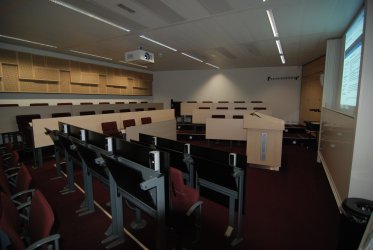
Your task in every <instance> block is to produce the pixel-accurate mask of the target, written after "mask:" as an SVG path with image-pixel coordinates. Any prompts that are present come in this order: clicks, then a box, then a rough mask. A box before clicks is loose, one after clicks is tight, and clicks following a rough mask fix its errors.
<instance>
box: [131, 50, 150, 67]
mask: <svg viewBox="0 0 373 250" xmlns="http://www.w3.org/2000/svg"><path fill="white" fill-rule="evenodd" d="M124 60H125V61H126V62H133V63H139V64H147V63H154V54H153V53H150V52H147V51H145V50H142V49H138V50H134V51H129V52H126V53H124Z"/></svg>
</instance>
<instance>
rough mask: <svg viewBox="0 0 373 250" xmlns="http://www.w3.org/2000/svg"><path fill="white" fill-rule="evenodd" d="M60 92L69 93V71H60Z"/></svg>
mask: <svg viewBox="0 0 373 250" xmlns="http://www.w3.org/2000/svg"><path fill="white" fill-rule="evenodd" d="M60 78H61V80H60V84H59V87H60V93H70V92H71V85H70V71H62V70H61V72H60Z"/></svg>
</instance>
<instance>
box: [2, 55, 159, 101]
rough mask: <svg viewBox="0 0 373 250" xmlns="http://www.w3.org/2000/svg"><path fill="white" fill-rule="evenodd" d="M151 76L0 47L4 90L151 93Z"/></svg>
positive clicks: (118, 93)
mask: <svg viewBox="0 0 373 250" xmlns="http://www.w3.org/2000/svg"><path fill="white" fill-rule="evenodd" d="M4 68H6V69H4ZM1 71H2V72H1ZM14 73H16V75H14ZM152 78H153V75H152V74H146V73H139V72H134V71H129V70H124V69H117V68H110V67H105V66H101V65H95V64H88V63H82V62H76V61H69V60H64V59H59V58H53V57H46V56H39V55H33V54H28V53H23V52H16V51H9V50H3V49H0V84H1V88H0V91H4V92H13V91H14V92H39V91H40V93H79V94H115V95H151V94H152V89H151V84H152V83H151V82H152ZM84 84H86V85H87V86H83V85H84ZM85 91H86V92H85Z"/></svg>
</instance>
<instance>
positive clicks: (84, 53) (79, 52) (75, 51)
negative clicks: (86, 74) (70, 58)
mask: <svg viewBox="0 0 373 250" xmlns="http://www.w3.org/2000/svg"><path fill="white" fill-rule="evenodd" d="M70 51H71V52H74V53H78V54H82V55H87V56H93V57H97V58H101V59H106V60H110V61H111V60H113V59H111V58H108V57H103V56H98V55H94V54H89V53H86V52H81V51H78V50H72V49H70Z"/></svg>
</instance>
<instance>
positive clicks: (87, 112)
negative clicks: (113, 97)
mask: <svg viewBox="0 0 373 250" xmlns="http://www.w3.org/2000/svg"><path fill="white" fill-rule="evenodd" d="M95 114H96V112H95V111H82V112H80V115H95Z"/></svg>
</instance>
